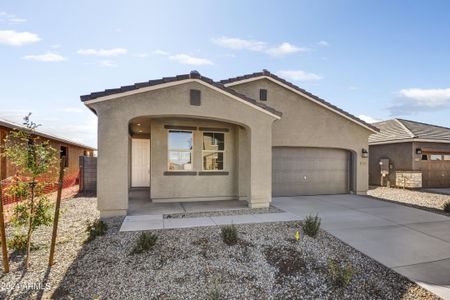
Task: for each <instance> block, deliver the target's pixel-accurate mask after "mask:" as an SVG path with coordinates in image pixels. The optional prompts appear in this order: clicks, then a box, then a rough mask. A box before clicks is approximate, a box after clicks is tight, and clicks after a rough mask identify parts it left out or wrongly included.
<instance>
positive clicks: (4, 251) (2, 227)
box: [0, 181, 9, 273]
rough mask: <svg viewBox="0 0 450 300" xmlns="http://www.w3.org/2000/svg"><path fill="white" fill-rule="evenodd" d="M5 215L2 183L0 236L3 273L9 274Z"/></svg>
mask: <svg viewBox="0 0 450 300" xmlns="http://www.w3.org/2000/svg"><path fill="white" fill-rule="evenodd" d="M4 217H5V215H4V212H3V199H2V182H1V181H0V235H1V238H2V239H1V241H2V257H3V272H5V273H8V272H9V261H8V249H7V248H6V232H5V219H4Z"/></svg>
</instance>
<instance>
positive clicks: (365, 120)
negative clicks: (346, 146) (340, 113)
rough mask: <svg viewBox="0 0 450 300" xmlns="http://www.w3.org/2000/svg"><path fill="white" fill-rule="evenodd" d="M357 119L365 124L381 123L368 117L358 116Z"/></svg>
mask: <svg viewBox="0 0 450 300" xmlns="http://www.w3.org/2000/svg"><path fill="white" fill-rule="evenodd" d="M358 118H360V119H361V120H363V121H364V122H366V123H376V122H380V121H381V119H377V118H374V117H371V116H368V115H359V116H358Z"/></svg>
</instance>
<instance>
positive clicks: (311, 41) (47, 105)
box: [0, 0, 450, 146]
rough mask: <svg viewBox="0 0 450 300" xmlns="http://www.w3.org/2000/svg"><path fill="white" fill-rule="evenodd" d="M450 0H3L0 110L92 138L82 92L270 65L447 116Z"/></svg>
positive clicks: (354, 106) (360, 108)
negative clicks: (192, 73) (31, 114)
mask: <svg viewBox="0 0 450 300" xmlns="http://www.w3.org/2000/svg"><path fill="white" fill-rule="evenodd" d="M449 13H450V2H449V1H337V0H336V1H318V0H314V1H222V2H220V3H219V1H195V0H191V1H132V0H130V1H112V0H109V1H92V0H90V1H22V2H20V3H18V1H2V3H1V4H0V68H1V80H0V104H1V105H0V118H4V119H8V120H11V121H20V119H21V117H22V116H23V115H25V114H26V113H27V112H29V111H31V112H33V114H34V119H35V121H37V122H39V123H41V124H42V125H43V126H42V128H41V129H42V130H43V131H47V132H49V133H53V134H57V135H60V136H64V137H67V138H71V139H74V140H76V141H79V142H83V143H86V144H89V145H93V146H95V145H96V117H95V115H94V114H92V113H91V112H90V111H89V110H88V109H86V108H85V107H84V106H83V105H82V104H81V102H80V100H79V96H80V95H83V94H87V93H90V92H93V91H98V90H104V89H106V88H114V87H118V86H121V85H126V84H131V83H134V82H139V81H146V80H149V79H154V78H160V77H163V76H171V75H175V74H182V73H187V72H189V71H190V70H198V71H200V72H201V73H202V74H203V75H205V76H208V77H211V78H213V79H216V80H219V79H223V78H228V77H233V76H237V75H241V74H246V73H252V72H255V71H260V70H262V69H264V68H265V69H268V70H270V71H271V72H274V73H277V74H279V75H281V76H282V77H284V78H286V79H287V80H290V81H292V82H294V83H295V84H297V85H299V86H300V87H302V88H304V89H306V90H308V91H310V92H312V93H314V94H316V95H318V96H320V97H322V98H324V99H326V100H328V101H329V102H331V103H333V104H335V105H337V106H339V107H341V108H342V109H344V110H346V111H348V112H350V113H352V114H354V115H357V116H362V117H363V118H365V119H375V120H380V119H388V118H392V117H401V118H406V119H413V120H417V121H422V122H428V123H433V124H438V125H442V126H447V127H450V42H449V40H448V39H449V37H450V20H449V18H448V16H449Z"/></svg>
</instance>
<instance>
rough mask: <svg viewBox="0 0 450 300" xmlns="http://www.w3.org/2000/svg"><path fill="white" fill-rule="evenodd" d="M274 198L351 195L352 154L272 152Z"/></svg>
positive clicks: (306, 150) (314, 150)
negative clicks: (349, 193)
mask: <svg viewBox="0 0 450 300" xmlns="http://www.w3.org/2000/svg"><path fill="white" fill-rule="evenodd" d="M272 153H273V172H272V181H273V182H272V189H273V194H274V196H296V195H319V194H337V193H348V191H349V188H348V187H349V154H348V152H347V151H345V150H339V149H327V148H299V147H292V148H291V147H275V148H273V152H272Z"/></svg>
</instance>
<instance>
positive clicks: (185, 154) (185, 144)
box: [168, 130, 192, 171]
mask: <svg viewBox="0 0 450 300" xmlns="http://www.w3.org/2000/svg"><path fill="white" fill-rule="evenodd" d="M168 146H169V147H168V150H169V153H168V154H169V162H168V169H169V170H170V171H191V170H192V131H179V130H169V134H168Z"/></svg>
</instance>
